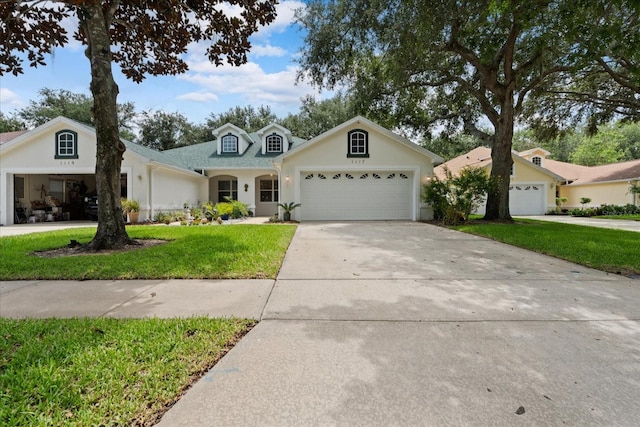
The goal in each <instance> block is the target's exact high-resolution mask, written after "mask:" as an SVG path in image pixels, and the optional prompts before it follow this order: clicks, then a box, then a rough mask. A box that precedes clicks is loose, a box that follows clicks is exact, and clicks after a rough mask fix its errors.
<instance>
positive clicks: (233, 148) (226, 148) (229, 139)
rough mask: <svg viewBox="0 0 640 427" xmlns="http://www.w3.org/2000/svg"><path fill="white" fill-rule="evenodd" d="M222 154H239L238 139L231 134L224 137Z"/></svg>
mask: <svg viewBox="0 0 640 427" xmlns="http://www.w3.org/2000/svg"><path fill="white" fill-rule="evenodd" d="M222 152H223V153H237V152H238V137H237V136H235V135H233V134H231V133H229V134H227V135H225V136H223V137H222Z"/></svg>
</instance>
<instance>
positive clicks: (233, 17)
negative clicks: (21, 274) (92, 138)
mask: <svg viewBox="0 0 640 427" xmlns="http://www.w3.org/2000/svg"><path fill="white" fill-rule="evenodd" d="M275 4H276V0H227V1H220V0H212V1H206V0H184V1H180V0H158V1H120V0H102V1H101V0H66V1H58V2H51V1H19V0H3V1H0V40H2V45H1V46H0V75H3V74H5V73H13V74H15V75H18V74H20V73H22V72H23V68H22V64H23V62H24V61H25V60H26V61H27V62H28V64H29V66H33V67H36V66H39V65H44V64H45V59H46V55H48V54H50V53H51V52H52V51H53V50H54V49H55V48H57V47H62V46H65V45H66V44H67V43H68V42H69V34H68V33H67V30H66V29H65V27H64V26H63V25H62V23H61V21H62V20H64V19H68V18H75V19H76V21H75V22H77V23H78V26H77V29H76V32H75V33H74V34H73V37H74V38H76V39H77V40H79V41H81V42H82V43H83V44H84V45H85V46H86V56H87V58H88V59H89V62H90V64H91V87H90V89H91V93H92V95H93V114H94V117H95V127H96V139H97V155H96V187H97V191H98V202H99V206H100V210H99V216H98V229H97V232H96V235H95V236H94V238H93V240H92V242H91V243H90V245H89V246H90V248H92V249H94V250H101V249H107V248H117V247H122V246H124V245H125V244H127V243H129V242H130V241H131V240H130V238H129V236H128V235H127V232H126V230H125V224H124V220H123V217H122V210H121V204H120V167H121V163H122V156H123V153H124V151H125V147H124V144H122V142H121V141H120V137H119V125H118V112H117V102H116V98H117V96H118V86H117V84H116V82H115V80H114V78H113V71H112V65H113V63H116V64H118V65H119V66H120V69H121V70H122V72H123V74H124V75H125V76H126V77H127V78H129V79H132V80H133V81H135V82H138V83H139V82H141V81H142V80H143V79H144V78H145V76H146V75H164V74H178V73H183V72H185V71H186V70H187V64H186V62H185V61H184V60H183V58H182V55H183V54H184V53H186V51H187V47H188V45H189V44H190V43H192V42H204V43H207V49H206V54H207V57H208V58H209V60H210V61H211V62H213V63H215V64H216V65H221V64H222V63H223V62H224V61H225V60H226V62H228V63H230V64H232V65H240V64H243V63H245V62H246V60H247V53H248V52H249V50H250V48H251V44H250V42H249V37H250V36H251V35H252V34H253V33H255V32H256V31H257V30H258V26H259V25H266V24H268V23H270V22H272V21H273V19H274V18H275ZM228 6H232V7H235V8H238V13H233V14H232V13H228V10H229V7H228ZM72 22H73V21H72Z"/></svg>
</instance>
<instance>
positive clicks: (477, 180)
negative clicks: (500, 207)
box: [424, 167, 493, 225]
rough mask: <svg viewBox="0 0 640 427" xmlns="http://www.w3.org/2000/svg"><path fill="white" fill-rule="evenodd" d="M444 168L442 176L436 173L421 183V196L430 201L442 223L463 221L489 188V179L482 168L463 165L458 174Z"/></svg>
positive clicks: (437, 218) (449, 223) (476, 206)
mask: <svg viewBox="0 0 640 427" xmlns="http://www.w3.org/2000/svg"><path fill="white" fill-rule="evenodd" d="M444 172H445V177H446V179H444V180H440V179H439V178H438V177H436V178H434V179H433V181H431V182H430V183H429V184H427V185H425V193H424V200H425V202H427V203H429V204H431V207H432V208H433V216H434V219H436V220H438V221H442V222H443V223H444V224H446V225H457V224H461V223H464V222H466V221H468V220H469V215H471V213H472V212H474V211H475V210H477V209H478V208H479V207H480V204H481V203H482V202H483V200H484V197H485V195H486V194H487V193H488V192H489V191H490V190H491V189H492V188H493V185H492V184H491V183H492V181H491V179H490V178H489V175H488V174H487V171H486V170H485V169H483V168H474V167H467V168H464V169H462V170H461V171H460V174H459V175H458V176H453V174H452V173H451V171H450V170H449V169H446V168H445V170H444Z"/></svg>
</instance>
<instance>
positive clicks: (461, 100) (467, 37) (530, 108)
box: [298, 0, 638, 219]
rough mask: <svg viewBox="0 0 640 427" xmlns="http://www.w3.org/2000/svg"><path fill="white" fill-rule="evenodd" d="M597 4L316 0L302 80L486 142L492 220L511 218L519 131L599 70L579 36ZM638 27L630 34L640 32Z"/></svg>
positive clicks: (412, 121)
mask: <svg viewBox="0 0 640 427" xmlns="http://www.w3.org/2000/svg"><path fill="white" fill-rule="evenodd" d="M598 3H600V2H598ZM618 3H619V4H621V5H624V4H625V1H624V0H620V1H619V2H618ZM578 4H579V6H580V7H582V8H583V9H581V10H580V13H578V14H577V13H576V9H577V7H578ZM594 5H595V3H594ZM597 6H598V5H595V6H590V3H589V2H587V1H581V0H578V1H575V0H574V1H568V0H527V1H518V0H439V1H433V2H423V1H420V0H376V1H365V0H311V1H310V2H309V4H308V5H307V7H306V9H305V10H303V11H301V12H300V14H299V16H298V19H299V22H300V23H301V24H302V25H303V26H304V27H305V29H306V30H307V35H306V44H305V47H304V48H303V52H302V56H301V59H300V63H301V65H302V68H303V72H302V73H301V76H302V77H304V78H309V79H311V80H312V81H313V82H315V83H316V84H318V85H320V86H324V87H329V88H333V87H335V86H341V85H344V86H346V87H347V88H348V89H349V90H350V93H351V94H352V95H353V96H354V99H355V101H356V106H357V109H358V110H359V111H360V112H362V113H364V114H367V115H369V116H371V117H372V118H374V119H377V120H378V121H380V122H381V123H382V124H385V125H387V126H402V125H408V126H412V127H414V128H416V129H427V128H429V127H431V126H434V125H440V126H444V127H449V128H451V129H455V128H458V129H459V128H462V129H464V130H465V131H466V132H467V133H469V134H471V135H473V136H476V137H477V138H479V139H480V140H482V141H484V143H485V144H486V145H489V146H490V147H491V148H492V150H491V157H492V170H491V175H492V178H494V179H495V181H496V182H497V184H498V185H497V186H496V191H495V192H491V193H490V194H489V195H488V200H487V210H486V215H485V218H486V219H509V218H510V213H509V180H510V173H511V166H512V162H513V161H512V158H511V148H512V140H513V134H514V126H515V125H516V123H517V122H518V120H521V121H523V122H524V120H526V119H531V118H535V116H536V108H535V107H536V105H537V104H536V103H537V102H539V101H538V100H539V99H540V96H541V95H542V94H548V93H549V92H548V89H549V88H551V87H557V86H558V85H561V86H562V87H565V85H569V84H572V83H575V80H574V79H573V76H575V75H576V71H578V70H580V69H582V67H585V66H586V64H593V63H594V60H595V59H594V58H595V56H594V55H593V52H591V51H588V49H586V48H584V44H582V45H581V43H583V42H586V40H587V39H588V40H590V41H593V40H594V38H593V37H588V38H583V39H581V38H580V37H579V36H580V35H581V34H584V32H585V31H588V29H589V25H588V19H589V18H594V16H593V13H595V12H594V11H596V10H597ZM637 25H638V24H637V23H636V24H635V26H634V25H632V24H631V23H629V25H627V27H625V29H626V30H629V29H634V28H635V29H636V31H637ZM602 26H603V27H605V29H606V22H605V23H603V24H602ZM603 31H604V30H603ZM622 43H623V44H624V43H625V42H624V41H622ZM627 47H628V46H627ZM628 50H629V49H627V51H628ZM587 51H588V53H589V54H590V55H591V57H588V58H586V59H585V57H584V56H583V54H584V53H585V52H587ZM600 67H603V64H600ZM601 69H602V68H601ZM487 129H488V130H487Z"/></svg>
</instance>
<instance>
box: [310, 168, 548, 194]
mask: <svg viewBox="0 0 640 427" xmlns="http://www.w3.org/2000/svg"><path fill="white" fill-rule="evenodd" d="M330 177H331V179H333V180H340V179H354V178H359V179H382V178H383V177H386V179H401V180H404V179H409V176H408V175H407V174H404V173H397V172H393V173H387V174H384V175H381V174H380V173H375V172H361V173H358V174H357V175H356V176H355V177H354V175H352V174H350V173H335V174H333V175H330ZM304 179H306V180H313V179H328V178H327V175H325V174H323V173H317V174H313V173H310V174H306V175H305V176H304ZM530 188H533V189H534V190H537V189H538V187H535V186H529V187H527V190H528V189H530ZM510 189H513V187H510ZM518 189H519V187H518Z"/></svg>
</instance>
